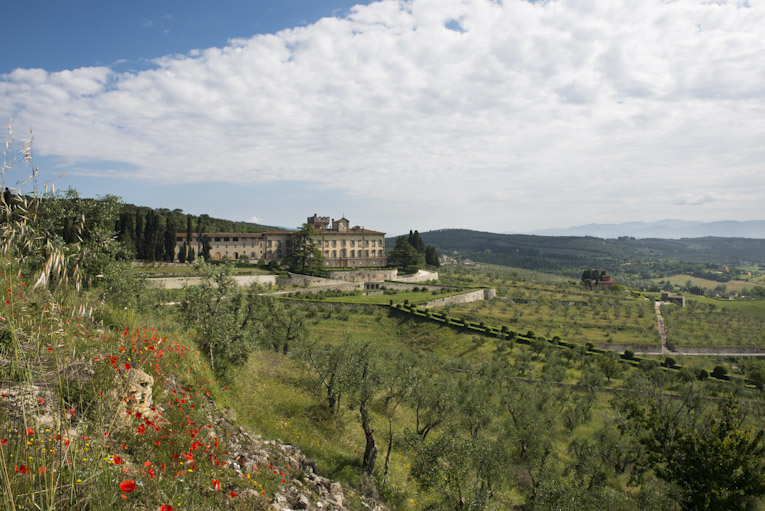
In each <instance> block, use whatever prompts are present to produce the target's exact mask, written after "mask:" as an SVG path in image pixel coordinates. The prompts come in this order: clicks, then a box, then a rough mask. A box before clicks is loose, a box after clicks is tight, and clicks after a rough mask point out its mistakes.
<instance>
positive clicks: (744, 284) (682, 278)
mask: <svg viewBox="0 0 765 511" xmlns="http://www.w3.org/2000/svg"><path fill="white" fill-rule="evenodd" d="M688 281H690V282H691V284H692V285H694V286H698V287H702V288H704V289H715V288H716V287H717V286H719V285H725V288H726V289H727V290H728V291H737V292H739V293H740V292H742V291H744V290H746V289H749V288H752V287H754V286H757V285H763V284H762V282H760V281H757V280H756V281H752V282H749V281H745V280H730V281H728V282H717V281H715V280H709V279H702V278H699V277H693V276H691V275H683V274H681V275H672V276H671V277H664V278H660V279H653V282H655V283H657V284H658V283H660V282H671V283H672V284H674V285H675V286H684V285H685V284H686V283H687V282H688Z"/></svg>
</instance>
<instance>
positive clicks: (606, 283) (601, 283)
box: [595, 274, 619, 289]
mask: <svg viewBox="0 0 765 511" xmlns="http://www.w3.org/2000/svg"><path fill="white" fill-rule="evenodd" d="M595 285H596V286H597V287H598V288H600V289H605V288H609V287H611V286H618V285H619V282H617V281H615V280H614V279H612V278H611V276H610V275H605V274H601V275H600V277H599V278H598V280H596V281H595Z"/></svg>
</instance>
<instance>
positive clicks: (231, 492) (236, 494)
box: [228, 491, 239, 498]
mask: <svg viewBox="0 0 765 511" xmlns="http://www.w3.org/2000/svg"><path fill="white" fill-rule="evenodd" d="M228 494H229V495H231V498H234V497H238V496H239V494H238V493H234V492H233V491H230V492H228Z"/></svg>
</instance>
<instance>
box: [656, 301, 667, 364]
mask: <svg viewBox="0 0 765 511" xmlns="http://www.w3.org/2000/svg"><path fill="white" fill-rule="evenodd" d="M654 306H655V307H656V324H657V326H658V328H659V336H660V337H661V353H662V355H666V354H668V353H669V346H667V328H666V327H665V326H664V318H663V317H662V316H661V302H659V301H657V302H654Z"/></svg>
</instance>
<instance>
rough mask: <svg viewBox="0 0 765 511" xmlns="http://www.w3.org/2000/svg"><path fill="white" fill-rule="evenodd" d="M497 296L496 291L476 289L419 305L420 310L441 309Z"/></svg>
mask: <svg viewBox="0 0 765 511" xmlns="http://www.w3.org/2000/svg"><path fill="white" fill-rule="evenodd" d="M496 296H497V290H496V289H478V290H476V291H470V292H467V293H463V294H461V295H454V296H445V297H443V298H437V299H435V300H431V301H429V302H427V303H426V304H424V305H421V306H420V308H421V309H432V308H434V307H443V306H444V305H454V304H457V303H471V302H479V301H481V300H491V299H492V298H494V297H496Z"/></svg>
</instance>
